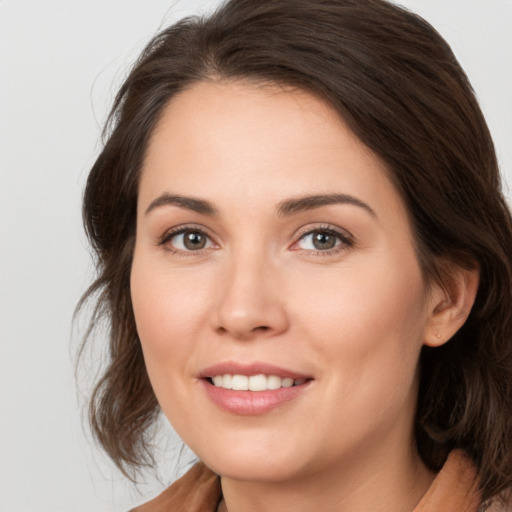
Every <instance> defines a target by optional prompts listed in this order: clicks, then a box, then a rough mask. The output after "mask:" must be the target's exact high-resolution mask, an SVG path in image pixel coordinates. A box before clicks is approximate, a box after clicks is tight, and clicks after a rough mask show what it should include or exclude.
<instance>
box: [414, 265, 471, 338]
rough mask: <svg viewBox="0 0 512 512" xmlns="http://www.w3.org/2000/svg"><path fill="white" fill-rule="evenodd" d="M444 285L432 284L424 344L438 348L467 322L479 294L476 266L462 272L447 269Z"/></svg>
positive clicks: (455, 267)
mask: <svg viewBox="0 0 512 512" xmlns="http://www.w3.org/2000/svg"><path fill="white" fill-rule="evenodd" d="M444 276H446V278H444V282H443V283H433V284H432V285H431V302H430V306H429V313H430V317H429V318H428V321H427V326H426V331H425V337H424V343H425V345H427V346H429V347H439V346H441V345H443V344H444V343H446V342H447V341H448V340H449V339H450V338H451V337H452V336H453V335H454V334H455V333H456V332H457V331H458V330H459V329H460V328H461V327H462V326H463V325H464V322H465V321H466V320H467V318H468V316H469V313H470V312H471V308H472V307H473V303H474V302H475V297H476V293H477V291H478V282H479V278H480V272H479V269H478V267H476V266H475V268H474V269H469V270H468V269H465V268H462V267H458V266H454V265H453V266H450V269H449V271H448V272H446V273H444Z"/></svg>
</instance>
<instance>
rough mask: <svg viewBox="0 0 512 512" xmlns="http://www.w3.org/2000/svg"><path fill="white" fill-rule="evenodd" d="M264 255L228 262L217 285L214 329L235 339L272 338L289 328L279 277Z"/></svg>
mask: <svg viewBox="0 0 512 512" xmlns="http://www.w3.org/2000/svg"><path fill="white" fill-rule="evenodd" d="M276 274H278V272H277V269H273V268H272V267H271V265H269V264H268V262H265V260H264V259H263V258H257V257H252V258H245V259H243V260H241V259H240V260H238V261H237V262H233V261H232V262H230V266H229V268H228V271H227V275H224V276H223V280H222V282H221V283H220V285H219V297H218V302H217V307H216V314H215V315H214V329H215V330H216V331H217V332H218V333H219V334H224V335H227V334H229V335H230V336H232V337H233V338H235V339H237V340H250V339H253V338H257V337H261V336H264V337H272V336H276V335H278V334H280V333H283V332H284V331H286V330H287V329H288V316H287V313H286V309H285V303H284V297H283V293H282V290H281V289H280V287H279V281H280V279H279V278H278V276H277V275H276Z"/></svg>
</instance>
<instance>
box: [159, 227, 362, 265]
mask: <svg viewBox="0 0 512 512" xmlns="http://www.w3.org/2000/svg"><path fill="white" fill-rule="evenodd" d="M187 231H191V232H196V233H199V234H201V235H204V236H206V237H207V238H208V240H210V242H211V243H212V244H214V245H215V242H214V241H213V240H212V237H211V236H210V235H209V234H208V232H207V231H206V230H205V229H204V228H202V227H199V226H194V225H185V226H179V227H176V228H174V229H171V230H169V231H167V232H165V233H164V234H163V235H162V237H160V238H159V240H158V245H159V246H162V247H165V249H166V250H167V251H169V252H171V253H173V254H176V255H178V256H184V257H189V256H199V255H201V254H203V253H204V252H205V251H207V250H209V249H210V247H208V248H204V249H198V250H195V251H192V250H190V251H184V250H182V249H176V248H175V247H173V246H172V245H170V244H169V242H170V241H171V240H172V239H173V238H174V237H175V236H177V235H180V234H183V233H186V232H187ZM314 233H326V234H328V235H332V236H334V237H336V238H337V239H338V240H339V241H340V243H339V244H338V245H335V246H334V247H333V248H332V249H327V250H316V251H315V250H311V249H300V248H298V249H293V250H295V251H301V252H303V253H308V254H309V255H311V254H313V255H314V256H333V255H335V254H338V253H340V252H342V251H345V250H347V249H349V248H350V247H353V246H354V239H353V237H352V235H351V234H350V233H348V232H346V231H342V230H340V229H336V228H333V227H332V226H329V225H321V226H315V227H314V228H306V229H304V230H303V231H302V232H299V234H298V237H297V240H296V241H295V242H294V243H293V244H292V247H293V246H294V245H297V244H298V243H299V242H300V241H301V240H304V239H305V238H306V236H309V235H312V234H314Z"/></svg>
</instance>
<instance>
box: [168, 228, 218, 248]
mask: <svg viewBox="0 0 512 512" xmlns="http://www.w3.org/2000/svg"><path fill="white" fill-rule="evenodd" d="M163 243H164V244H165V245H168V246H171V247H170V248H172V249H175V250H177V251H183V252H191V251H200V250H201V249H207V248H209V247H211V246H212V241H211V239H210V237H209V236H208V235H207V234H206V233H204V232H203V231H200V230H198V229H184V230H183V231H179V232H177V233H171V234H170V235H169V236H167V237H165V238H164V240H163Z"/></svg>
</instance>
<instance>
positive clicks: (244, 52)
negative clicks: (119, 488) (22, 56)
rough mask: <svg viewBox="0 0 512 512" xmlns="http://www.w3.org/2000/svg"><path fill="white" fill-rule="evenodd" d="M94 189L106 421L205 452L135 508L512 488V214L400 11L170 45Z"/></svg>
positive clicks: (110, 148)
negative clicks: (172, 437)
mask: <svg viewBox="0 0 512 512" xmlns="http://www.w3.org/2000/svg"><path fill="white" fill-rule="evenodd" d="M110 119H111V123H110V130H109V131H108V135H107V140H106V144H105V147H104V149H103V151H102V153H101V154H100V156H99V158H98V160H97V161H96V163H95V165H94V167H93V169H92V170H91V173H90V175H89V179H88V183H87V188H86V193H85V198H84V219H85V224H86V229H87V232H88V234H89V237H90V239H91V242H92V244H93V246H94V248H95V250H96V251H97V255H98V269H99V276H98V279H97V280H96V281H95V283H94V284H93V285H92V286H91V288H90V290H89V291H88V292H87V294H86V298H87V297H91V296H96V294H99V298H98V302H97V309H96V316H95V318H94V320H93V321H97V320H99V318H100V317H102V316H104V317H106V318H107V319H108V321H109V323H110V357H111V360H110V362H109V366H108V369H107V371H106V373H105V374H104V376H103V378H102V379H101V380H100V382H99V383H98V385H97V387H96V389H95V392H94V395H93V398H92V401H91V409H90V412H91V420H92V426H93V429H94V432H95V434H96V436H97V438H98V440H99V441H100V443H101V444H102V445H103V447H104V448H105V449H106V450H107V452H108V453H109V455H110V456H111V457H112V458H113V460H114V461H115V462H116V464H117V465H118V466H119V467H120V468H121V469H123V470H124V471H125V472H128V471H129V469H130V468H133V467H135V468H136V467H140V466H141V465H143V464H144V463H149V462H151V453H150V451H149V441H148V439H147V432H148V429H149V427H150V426H151V425H152V424H153V422H154V421H155V419H156V417H157V415H158V414H159V411H160V410H162V411H163V413H164V414H165V415H166V417H167V418H168V419H169V421H170V422H171V424H172V425H173V427H174V428H175V429H176V431H177V432H178V434H179V435H180V436H181V437H182V439H183V440H184V441H185V443H187V444H188V445H189V446H190V447H191V448H192V450H193V451H194V452H195V453H196V454H197V455H198V456H199V458H200V460H201V461H202V462H201V463H200V464H198V465H196V466H195V467H194V468H193V469H192V470H191V471H190V472H189V473H188V474H187V475H185V477H184V478H182V479H181V480H180V481H178V482H176V483H175V484H174V485H173V486H172V487H171V488H170V489H168V490H167V491H165V492H164V493H163V494H162V495H161V496H160V497H158V498H157V499H156V500H154V501H152V502H150V503H148V504H146V505H143V506H142V507H139V508H138V509H137V510H141V511H150V510H189V511H190V510H202V511H210V510H228V511H230V512H233V511H245V510H271V509H273V510H281V511H287V510H294V511H300V510H311V509H322V510H339V511H345V510H350V511H358V510H361V511H363V510H368V511H369V510H371V511H376V510H396V511H404V512H405V511H412V510H418V511H419V510H422V511H424V510H450V511H459V510H460V511H463V510H464V511H473V510H477V509H479V508H481V509H484V508H486V507H487V506H488V505H491V504H492V506H498V505H499V503H500V502H501V503H505V502H506V500H507V498H508V494H509V493H510V487H511V484H512V446H511V444H512V439H511V433H512V429H511V417H512V403H511V402H512V399H511V398H512V393H511V391H512V390H511V387H512V378H511V377H512V353H511V352H512V341H511V334H512V323H511V322H512V320H511V318H510V314H509V310H510V304H511V293H512V287H511V283H512V273H511V270H512V266H511V257H510V255H511V254H512V236H511V235H512V223H511V217H510V213H509V211H508V208H507V206H506V204H505V201H504V199H503V196H502V194H501V191H500V181H499V172H498V166H497V162H496V156H495V152H494V148H493V143H492V140H491V138H490V135H489V131H488V129H487V126H486V124H485V120H484V119H483V116H482V113H481V111H480V109H479V107H478V104H477V102H476V100H475V98H474V94H473V92H472V90H471V87H470V85H469V83H468V81H467V78H466V76H465V75H464V73H463V71H462V70H461V68H460V66H459V65H458V63H457V62H456V60H455V58H454V56H453V54H452V52H451V50H450V48H449V47H448V45H447V44H446V43H445V42H444V41H443V40H442V38H441V37H440V36H439V35H438V34H437V33H436V32H435V31H434V30H433V29H432V27H430V26H429V25H428V24H427V23H426V22H425V21H424V20H422V19H421V18H419V17H417V16H415V15H413V14H411V13H409V12H407V11H404V10H402V9H400V8H398V7H396V6H394V5H391V4H389V3H387V2H385V1H383V0H357V1H356V0H337V1H332V0H329V1H327V0H275V1H274V0H273V1H271V2H257V1H255V0H236V1H235V0H233V1H230V2H227V3H226V4H225V5H224V6H222V7H221V8H220V9H219V10H218V11H217V12H216V13H214V14H213V15H212V16H210V17H209V18H207V19H187V20H183V21H182V22H180V23H178V24H176V25H174V26H172V27H170V28H168V29H166V30H164V31H163V32H162V33H161V34H159V35H158V36H157V37H156V38H155V39H154V40H153V41H152V42H151V43H150V44H149V45H148V47H147V48H146V50H145V51H144V52H143V54H142V55H141V57H140V58H139V61H138V62H137V63H136V65H135V67H134V69H133V70H132V72H131V74H130V75H129V77H128V78H127V80H126V81H125V83H124V85H123V86H122V88H121V90H120V92H119V94H118V96H117V99H116V101H115V104H114V108H113V111H112V115H111V118H110Z"/></svg>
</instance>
